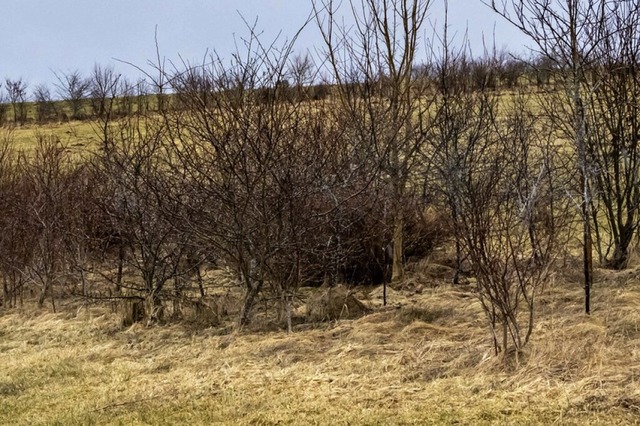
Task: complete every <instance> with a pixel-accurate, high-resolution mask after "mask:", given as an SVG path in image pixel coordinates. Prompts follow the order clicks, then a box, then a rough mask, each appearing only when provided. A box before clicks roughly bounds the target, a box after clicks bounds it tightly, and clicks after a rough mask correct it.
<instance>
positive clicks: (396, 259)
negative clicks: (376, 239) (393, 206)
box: [391, 207, 404, 282]
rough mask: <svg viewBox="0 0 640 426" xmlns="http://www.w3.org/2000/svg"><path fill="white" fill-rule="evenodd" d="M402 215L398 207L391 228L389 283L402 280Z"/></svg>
mask: <svg viewBox="0 0 640 426" xmlns="http://www.w3.org/2000/svg"><path fill="white" fill-rule="evenodd" d="M403 245H404V215H403V213H402V210H401V209H400V208H399V207H398V208H397V210H396V216H395V220H394V227H393V269H392V272H391V281H392V282H399V281H402V280H403V279H404V265H403V257H404V250H403V248H404V247H403Z"/></svg>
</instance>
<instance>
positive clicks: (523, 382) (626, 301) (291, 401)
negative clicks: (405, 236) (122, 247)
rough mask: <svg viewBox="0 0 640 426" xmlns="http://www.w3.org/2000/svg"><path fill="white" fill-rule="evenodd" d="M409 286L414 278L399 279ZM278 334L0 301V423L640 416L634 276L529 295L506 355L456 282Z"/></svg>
mask: <svg viewBox="0 0 640 426" xmlns="http://www.w3.org/2000/svg"><path fill="white" fill-rule="evenodd" d="M414 287H415V286H414ZM379 292H380V290H379V289H376V290H374V291H369V292H368V296H367V295H366V294H365V293H364V292H361V294H360V296H361V297H362V298H365V297H369V300H368V303H369V305H370V306H372V307H373V309H374V311H373V313H371V314H369V315H367V316H365V317H362V318H359V319H356V320H351V321H347V320H343V321H339V322H331V323H327V324H323V325H319V326H317V327H315V328H312V329H310V330H306V331H299V332H296V333H293V334H287V333H284V332H246V333H242V334H232V335H224V334H221V332H220V331H221V330H220V329H217V328H210V329H205V330H202V329H193V328H188V327H187V326H186V325H172V326H159V327H154V328H144V327H142V326H140V325H134V326H132V327H129V328H126V329H122V328H121V327H120V326H119V324H118V318H117V316H116V315H113V314H111V313H108V312H106V311H105V310H103V309H102V308H90V309H81V310H80V311H78V312H70V313H69V312H68V313H62V314H51V313H41V312H40V313H38V312H35V311H33V310H29V309H25V310H22V311H18V312H15V311H14V312H5V313H4V314H3V315H2V316H0V424H35V425H37V424H62V425H73V424H127V425H128V424H154V425H155V424H234V425H235V424H331V425H334V424H337V425H339V424H381V425H382V424H385V425H386V424H452V423H458V424H518V425H519V424H538V423H545V424H547V423H554V422H555V423H559V424H616V423H617V424H629V423H634V422H635V423H637V422H639V420H638V419H640V387H639V386H638V383H637V382H636V381H637V380H640V328H639V326H638V324H639V322H640V310H639V308H640V285H639V283H638V282H637V281H636V280H628V279H625V280H620V281H615V280H609V281H608V282H607V284H606V286H604V285H603V286H598V288H597V289H596V290H595V298H594V306H595V308H596V309H595V310H594V312H593V315H592V316H591V317H586V316H584V315H583V314H582V313H581V289H580V286H579V284H577V283H571V282H567V281H564V280H561V279H560V278H558V279H557V280H556V282H553V281H552V282H550V283H549V285H548V287H547V289H546V290H545V293H544V294H543V295H542V296H541V297H540V299H539V302H540V303H539V308H540V309H539V319H538V322H537V326H536V330H535V334H534V340H533V342H532V343H531V345H530V346H529V348H528V352H527V353H526V354H525V359H523V360H522V362H521V364H520V365H517V366H515V365H511V366H505V365H504V364H503V363H501V362H500V361H498V360H497V359H495V358H494V357H493V356H492V353H491V345H490V341H489V338H488V337H489V335H488V332H487V329H486V326H485V322H484V317H483V313H482V312H481V310H480V307H479V304H478V302H477V301H476V300H475V298H474V297H472V294H471V293H470V289H469V288H464V287H459V288H453V287H451V286H450V285H446V284H442V283H440V284H438V283H434V282H430V283H425V286H424V288H422V289H420V290H419V291H416V290H415V288H414V289H412V290H411V291H408V290H398V291H390V294H389V298H390V303H391V306H389V307H386V308H384V307H381V306H379V294H378V293H379Z"/></svg>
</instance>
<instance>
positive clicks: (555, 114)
mask: <svg viewBox="0 0 640 426" xmlns="http://www.w3.org/2000/svg"><path fill="white" fill-rule="evenodd" d="M483 2H484V3H485V4H487V5H488V6H489V7H491V8H492V9H493V10H494V11H496V12H497V13H498V14H499V15H501V16H503V17H504V18H505V19H506V20H508V21H509V22H511V23H512V24H513V25H515V26H516V27H517V28H518V29H520V30H521V31H522V32H523V33H524V34H526V35H527V36H529V38H530V39H531V41H532V43H534V45H535V49H536V50H537V51H538V53H539V54H540V55H541V57H544V58H545V59H546V60H548V61H549V62H551V63H553V65H554V69H555V73H554V78H555V79H557V81H556V83H557V84H558V85H559V86H560V87H562V88H563V89H564V90H562V91H560V90H558V91H551V92H549V93H547V95H551V96H548V98H547V99H541V106H542V107H543V108H544V109H545V113H546V115H547V117H548V118H549V119H550V120H551V121H552V122H553V123H554V126H555V127H556V128H557V129H558V132H559V136H560V137H562V138H564V139H565V140H567V141H571V143H572V147H573V149H574V152H575V155H576V160H575V164H576V169H577V171H578V174H579V181H580V184H579V190H578V192H579V198H580V202H579V203H578V204H579V205H580V212H581V215H582V225H583V226H582V228H583V238H582V240H583V241H582V242H583V244H582V245H583V264H584V289H585V311H586V312H587V313H589V312H590V309H591V307H590V300H591V297H590V294H591V287H592V282H593V260H592V257H593V237H592V223H591V217H592V215H593V212H592V211H591V207H592V201H593V200H592V197H593V194H592V189H591V183H592V180H593V179H592V175H593V165H592V164H591V161H590V158H589V155H588V145H587V142H588V134H587V131H588V117H587V114H586V110H585V108H586V107H585V99H586V98H587V97H588V93H589V91H591V90H592V89H593V87H591V86H590V85H589V84H588V82H587V79H586V77H587V73H586V69H587V67H588V65H589V64H590V63H591V62H592V61H593V60H594V55H595V54H596V53H597V48H598V46H599V43H600V39H599V37H598V31H597V29H598V27H599V26H600V25H601V24H602V23H604V22H606V21H607V14H608V13H609V9H608V7H607V6H606V4H607V2H606V1H604V0H562V1H558V2H551V1H548V0H544V1H539V0H511V1H507V0H502V1H496V0H492V1H485V0H483Z"/></svg>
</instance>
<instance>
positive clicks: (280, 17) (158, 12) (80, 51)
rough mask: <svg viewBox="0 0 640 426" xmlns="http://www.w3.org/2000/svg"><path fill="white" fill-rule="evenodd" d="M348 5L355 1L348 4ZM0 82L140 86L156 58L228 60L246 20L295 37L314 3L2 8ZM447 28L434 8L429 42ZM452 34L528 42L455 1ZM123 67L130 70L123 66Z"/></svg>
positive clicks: (167, 1) (63, 2) (469, 0)
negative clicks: (113, 77) (73, 79)
mask: <svg viewBox="0 0 640 426" xmlns="http://www.w3.org/2000/svg"><path fill="white" fill-rule="evenodd" d="M343 1H348V0H343ZM0 10H2V14H1V15H0V40H1V42H0V78H2V79H4V78H6V77H9V78H19V77H22V78H24V79H25V80H26V81H27V82H28V84H29V86H30V87H33V86H35V85H36V84H38V83H46V84H50V85H51V84H52V83H54V82H55V77H54V72H57V73H58V74H61V73H69V72H72V71H74V70H79V71H80V72H81V73H83V74H85V75H88V74H89V73H90V71H91V69H92V67H93V65H94V64H95V63H99V64H102V65H113V66H114V67H115V68H116V69H117V71H118V72H119V73H122V74H123V75H125V76H127V77H129V78H131V79H133V80H135V79H136V78H137V77H138V76H140V73H139V71H137V70H136V69H135V67H132V66H130V65H127V64H125V63H124V62H129V63H133V64H135V65H137V66H141V67H145V66H146V64H147V62H148V61H149V60H151V59H153V58H155V55H156V50H155V36H154V34H155V30H156V28H157V38H158V45H159V48H160V52H161V55H162V56H163V57H166V58H167V59H169V60H172V61H175V62H177V61H179V60H180V59H179V58H183V59H185V60H188V61H201V60H202V58H203V56H204V55H205V53H206V52H207V50H209V51H212V50H215V51H216V52H218V54H220V55H221V56H222V57H228V56H229V55H230V52H231V51H232V50H233V47H234V39H235V40H237V39H239V38H240V37H242V36H245V35H246V34H247V25H246V24H245V23H244V22H243V18H244V19H245V20H246V21H248V22H251V23H253V22H254V21H255V20H256V19H258V21H257V29H258V30H260V31H263V32H264V34H263V35H264V37H266V39H267V40H271V39H273V38H275V37H276V36H277V35H278V34H281V36H280V37H281V39H284V38H286V37H291V36H292V35H293V34H295V33H296V32H297V30H298V29H299V28H300V26H301V25H302V24H303V23H304V22H305V21H306V19H307V17H308V16H309V14H310V13H311V11H312V6H311V0H180V1H178V0H19V1H16V0H0ZM443 22H444V0H432V6H431V8H430V14H429V23H427V25H426V28H425V37H430V36H431V34H432V32H433V29H432V26H435V27H436V28H441V27H442V24H443ZM449 25H450V33H453V34H457V39H458V40H460V39H461V38H462V35H463V34H464V33H465V32H466V31H468V34H469V40H470V44H471V48H472V50H473V51H474V53H481V52H482V50H483V47H482V46H483V43H482V40H483V37H484V38H485V40H487V41H488V42H489V43H490V44H491V43H492V40H493V39H494V34H495V44H496V46H497V47H498V48H502V47H505V48H507V49H509V50H512V51H516V52H523V51H524V48H523V46H524V45H525V43H526V39H525V38H524V36H522V35H521V34H519V33H518V31H517V30H515V29H514V28H512V27H510V25H509V24H507V23H505V22H504V21H503V20H501V19H500V18H499V17H497V16H496V15H495V14H493V12H491V11H490V10H489V9H488V8H487V7H486V6H484V5H482V4H481V2H480V0H449ZM297 46H298V50H299V51H305V50H307V49H313V48H314V46H316V47H319V46H321V39H320V36H319V33H318V30H317V28H316V27H315V26H314V24H313V23H312V24H310V25H308V26H307V27H306V28H305V29H304V30H303V31H302V33H301V34H300V37H299V39H298V43H297ZM122 61H123V62H122Z"/></svg>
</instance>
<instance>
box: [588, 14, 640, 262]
mask: <svg viewBox="0 0 640 426" xmlns="http://www.w3.org/2000/svg"><path fill="white" fill-rule="evenodd" d="M603 7H604V8H605V10H606V13H605V14H604V15H603V17H602V18H603V20H602V21H601V22H600V23H599V25H598V26H597V27H596V28H595V29H594V31H596V32H595V33H594V36H595V37H596V38H597V39H598V40H599V41H598V44H597V45H596V46H595V47H594V55H593V56H594V59H593V61H592V62H591V63H589V66H588V68H586V69H585V74H586V75H585V84H586V85H588V87H589V88H590V90H588V91H586V95H585V115H586V119H587V122H588V127H587V129H586V144H587V156H588V159H589V162H590V164H591V165H592V175H591V177H592V179H593V185H594V189H595V190H596V192H595V196H594V199H593V202H594V203H597V206H596V207H594V208H593V221H594V231H595V234H596V240H597V242H598V244H597V248H598V253H599V254H600V260H601V262H603V263H606V264H607V265H608V266H609V267H612V268H614V269H623V268H625V267H626V266H627V263H628V260H629V245H630V244H631V241H632V239H633V236H634V234H635V232H636V230H637V229H638V225H639V222H638V221H639V220H640V212H639V211H638V206H639V205H640V157H639V152H638V151H639V149H640V146H639V143H640V138H639V135H640V117H639V115H638V105H639V103H640V66H639V61H640V43H639V40H640V30H639V29H638V25H639V24H640V2H639V1H628V2H614V3H607V4H604V5H603ZM598 207H599V208H598ZM598 211H602V212H603V213H604V214H603V215H602V216H604V218H605V220H604V223H603V224H602V226H601V223H600V222H602V221H601V220H599V218H598V214H597V212H598ZM611 250H612V251H613V252H612V253H611Z"/></svg>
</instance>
